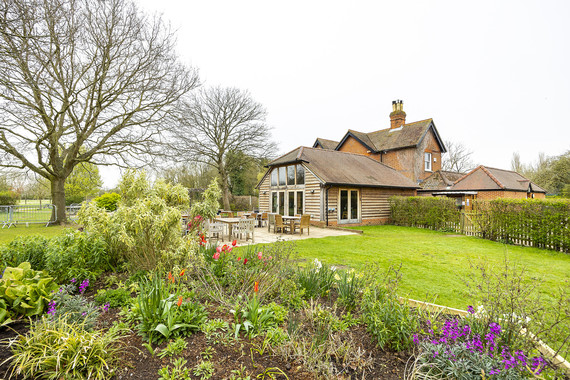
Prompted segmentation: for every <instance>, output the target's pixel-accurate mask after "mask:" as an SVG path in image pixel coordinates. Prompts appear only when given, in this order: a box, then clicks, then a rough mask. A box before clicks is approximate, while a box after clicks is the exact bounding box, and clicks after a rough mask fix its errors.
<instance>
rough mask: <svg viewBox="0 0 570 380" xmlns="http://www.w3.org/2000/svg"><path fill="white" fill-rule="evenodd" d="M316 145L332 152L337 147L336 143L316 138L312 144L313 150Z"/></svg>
mask: <svg viewBox="0 0 570 380" xmlns="http://www.w3.org/2000/svg"><path fill="white" fill-rule="evenodd" d="M317 144H318V145H320V146H322V147H323V149H330V150H334V149H335V148H336V146H337V145H338V141H334V140H327V139H323V138H320V137H317V140H315V143H314V144H313V148H316V147H317Z"/></svg>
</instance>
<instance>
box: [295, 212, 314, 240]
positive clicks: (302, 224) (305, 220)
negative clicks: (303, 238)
mask: <svg viewBox="0 0 570 380" xmlns="http://www.w3.org/2000/svg"><path fill="white" fill-rule="evenodd" d="M310 225H311V215H309V214H303V215H301V220H300V221H299V223H295V229H299V232H300V234H301V235H303V229H305V228H306V229H307V235H309V227H310Z"/></svg>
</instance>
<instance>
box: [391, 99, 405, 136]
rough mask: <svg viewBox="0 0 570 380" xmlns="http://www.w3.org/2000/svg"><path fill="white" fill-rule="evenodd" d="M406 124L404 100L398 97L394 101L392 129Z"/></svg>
mask: <svg viewBox="0 0 570 380" xmlns="http://www.w3.org/2000/svg"><path fill="white" fill-rule="evenodd" d="M404 124H406V113H405V112H404V101H403V100H400V99H397V100H394V101H392V113H390V129H395V128H399V127H401V126H402V125H404Z"/></svg>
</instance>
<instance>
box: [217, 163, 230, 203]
mask: <svg viewBox="0 0 570 380" xmlns="http://www.w3.org/2000/svg"><path fill="white" fill-rule="evenodd" d="M218 173H219V174H220V180H221V181H222V203H223V204H224V210H228V211H229V210H230V187H229V186H228V173H227V172H226V167H225V166H224V164H223V162H222V163H218Z"/></svg>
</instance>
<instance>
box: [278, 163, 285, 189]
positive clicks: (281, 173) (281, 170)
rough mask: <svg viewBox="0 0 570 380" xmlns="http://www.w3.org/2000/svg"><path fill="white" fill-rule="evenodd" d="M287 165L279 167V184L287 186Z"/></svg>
mask: <svg viewBox="0 0 570 380" xmlns="http://www.w3.org/2000/svg"><path fill="white" fill-rule="evenodd" d="M285 168H286V167H285V166H281V167H280V168H279V186H285V178H286V176H285Z"/></svg>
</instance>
